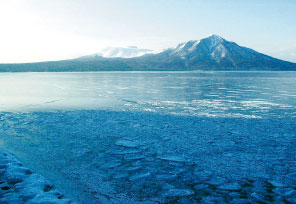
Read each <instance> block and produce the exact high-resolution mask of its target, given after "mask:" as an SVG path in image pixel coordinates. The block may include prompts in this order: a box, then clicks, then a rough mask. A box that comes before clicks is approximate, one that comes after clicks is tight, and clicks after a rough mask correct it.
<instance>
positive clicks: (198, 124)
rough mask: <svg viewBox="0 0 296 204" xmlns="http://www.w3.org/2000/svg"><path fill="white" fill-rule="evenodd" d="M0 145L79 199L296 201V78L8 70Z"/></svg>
mask: <svg viewBox="0 0 296 204" xmlns="http://www.w3.org/2000/svg"><path fill="white" fill-rule="evenodd" d="M0 95H1V97H0V110H1V112H0V120H1V123H0V145H1V148H3V149H6V150H9V151H10V152H13V153H14V154H16V155H17V157H18V158H19V159H20V160H21V161H23V163H24V164H25V165H26V166H28V167H29V168H30V169H32V170H34V171H35V172H36V173H39V174H42V175H43V176H45V177H46V178H48V179H50V180H51V181H52V182H53V183H54V184H55V185H56V186H57V188H58V189H59V190H61V191H63V192H65V193H66V194H67V195H68V196H69V197H71V198H73V200H76V201H80V202H82V203H116V204H117V203H188V204H189V203H190V204H191V203H200V202H201V201H202V202H204V203H223V202H224V203H247V202H252V203H255V202H259V203H260V202H261V203H262V202H263V203H264V202H267V203H268V202H270V203H272V202H274V203H276V202H277V203H279V202H286V203H289V202H290V203H295V202H296V190H295V187H296V160H295V159H296V158H295V157H296V156H295V155H296V148H295V142H296V131H295V130H296V123H295V122H296V118H295V117H296V72H99V73H3V74H0Z"/></svg>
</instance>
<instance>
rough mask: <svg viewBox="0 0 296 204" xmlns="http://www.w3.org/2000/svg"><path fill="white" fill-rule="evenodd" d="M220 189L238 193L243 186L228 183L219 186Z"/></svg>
mask: <svg viewBox="0 0 296 204" xmlns="http://www.w3.org/2000/svg"><path fill="white" fill-rule="evenodd" d="M218 188H219V189H221V190H229V191H238V190H240V189H241V185H240V184H238V183H236V182H234V183H226V184H223V185H220V186H218Z"/></svg>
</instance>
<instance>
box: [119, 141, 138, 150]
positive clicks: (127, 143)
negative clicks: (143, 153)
mask: <svg viewBox="0 0 296 204" xmlns="http://www.w3.org/2000/svg"><path fill="white" fill-rule="evenodd" d="M115 145H117V146H122V147H130V148H135V147H139V146H140V144H139V143H137V142H134V141H130V140H118V141H117V142H116V143H115Z"/></svg>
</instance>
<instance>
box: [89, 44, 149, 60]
mask: <svg viewBox="0 0 296 204" xmlns="http://www.w3.org/2000/svg"><path fill="white" fill-rule="evenodd" d="M148 53H153V50H149V49H141V48H138V47H136V46H130V47H107V48H104V49H102V50H100V51H99V52H98V53H96V54H94V55H90V56H101V57H106V58H115V57H121V58H132V57H139V56H143V55H145V54H148Z"/></svg>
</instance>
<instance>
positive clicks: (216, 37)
mask: <svg viewBox="0 0 296 204" xmlns="http://www.w3.org/2000/svg"><path fill="white" fill-rule="evenodd" d="M207 38H211V39H221V40H224V38H222V37H221V36H220V35H216V34H210V35H209V36H208V37H207Z"/></svg>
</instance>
